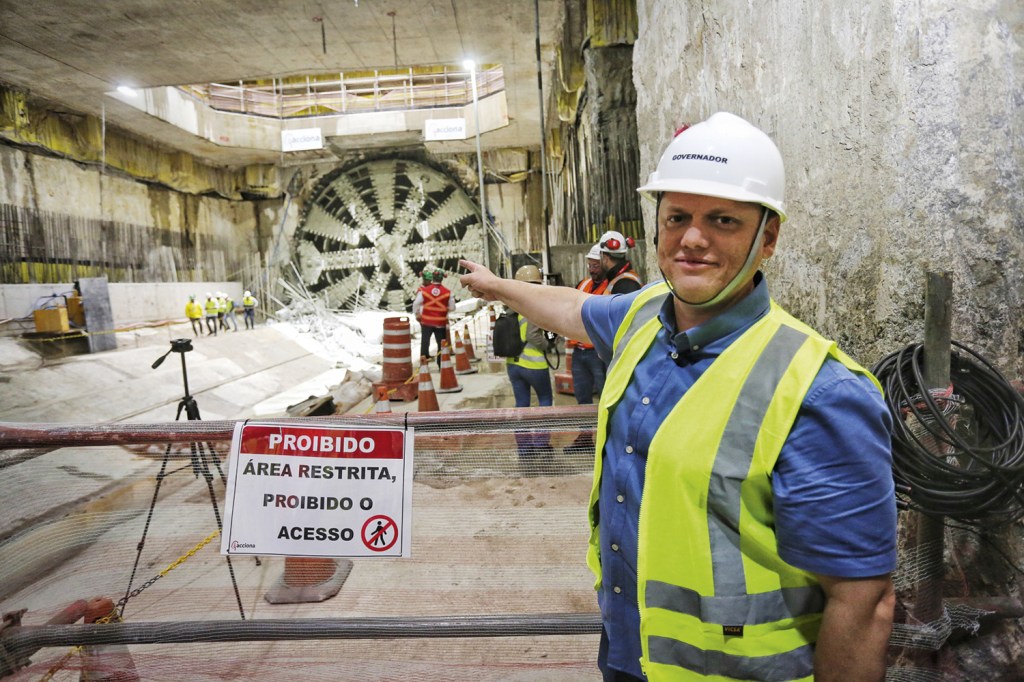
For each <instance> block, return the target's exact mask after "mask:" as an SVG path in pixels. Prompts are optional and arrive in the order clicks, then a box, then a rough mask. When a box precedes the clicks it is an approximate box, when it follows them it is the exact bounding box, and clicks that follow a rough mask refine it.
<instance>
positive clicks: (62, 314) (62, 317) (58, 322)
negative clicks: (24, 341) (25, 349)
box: [32, 308, 71, 332]
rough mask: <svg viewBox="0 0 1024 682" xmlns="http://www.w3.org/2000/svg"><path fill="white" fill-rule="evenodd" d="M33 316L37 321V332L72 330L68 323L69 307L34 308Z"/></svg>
mask: <svg viewBox="0 0 1024 682" xmlns="http://www.w3.org/2000/svg"><path fill="white" fill-rule="evenodd" d="M32 317H34V318H35V321H36V331H37V332H67V331H71V327H70V326H69V325H68V309H67V308H45V309H43V310H34V311H33V312H32Z"/></svg>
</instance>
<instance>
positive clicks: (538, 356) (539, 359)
mask: <svg viewBox="0 0 1024 682" xmlns="http://www.w3.org/2000/svg"><path fill="white" fill-rule="evenodd" d="M519 338H520V339H521V340H523V341H526V318H525V317H523V316H522V315H519ZM505 364H507V365H519V366H520V367H525V368H526V369H547V368H548V361H547V360H545V359H544V351H542V350H540V349H539V348H537V347H536V346H534V345H533V344H529V343H528V344H526V345H525V346H523V352H522V353H520V354H519V357H517V358H505Z"/></svg>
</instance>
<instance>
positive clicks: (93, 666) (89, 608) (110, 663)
mask: <svg viewBox="0 0 1024 682" xmlns="http://www.w3.org/2000/svg"><path fill="white" fill-rule="evenodd" d="M83 617H84V620H85V622H86V623H97V622H99V623H111V622H115V621H119V620H121V618H120V616H118V614H117V611H116V610H115V609H114V601H113V600H112V599H110V598H109V597H95V598H93V599H90V600H88V601H87V602H86V606H85V614H84V616H83ZM81 679H83V680H107V681H110V680H117V681H118V682H122V681H123V682H137V681H138V679H139V673H138V671H137V670H136V669H135V661H133V660H132V655H131V654H130V653H129V652H128V647H127V646H125V645H124V644H98V645H97V644H90V645H86V646H84V647H82V672H81Z"/></svg>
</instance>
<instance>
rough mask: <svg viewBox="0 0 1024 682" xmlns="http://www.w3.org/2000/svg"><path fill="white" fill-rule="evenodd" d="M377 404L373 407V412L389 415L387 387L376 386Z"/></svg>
mask: <svg viewBox="0 0 1024 682" xmlns="http://www.w3.org/2000/svg"><path fill="white" fill-rule="evenodd" d="M376 388H377V404H376V405H375V406H374V408H373V411H374V412H376V413H378V414H379V413H385V414H390V413H391V399H390V398H388V387H387V386H377V387H376Z"/></svg>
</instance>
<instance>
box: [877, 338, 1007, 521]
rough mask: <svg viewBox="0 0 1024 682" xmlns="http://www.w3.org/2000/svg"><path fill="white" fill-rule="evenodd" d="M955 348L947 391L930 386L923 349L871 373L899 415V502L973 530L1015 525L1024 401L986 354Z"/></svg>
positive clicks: (909, 350)
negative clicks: (946, 517) (923, 366)
mask: <svg viewBox="0 0 1024 682" xmlns="http://www.w3.org/2000/svg"><path fill="white" fill-rule="evenodd" d="M952 345H953V352H952V353H951V355H950V381H951V386H950V387H947V388H945V389H934V388H933V389H931V390H929V389H928V387H926V386H925V381H924V376H923V373H922V364H923V357H924V346H923V345H922V344H911V345H909V346H907V347H906V348H904V349H902V350H900V351H897V352H895V353H893V354H891V355H889V356H887V357H885V358H883V359H882V360H880V361H879V362H878V364H876V365H875V366H874V367H873V368H872V370H871V371H872V373H873V374H874V375H875V376H876V377H877V378H878V380H879V382H880V383H881V384H882V387H883V388H884V389H885V399H886V403H887V405H888V407H889V413H890V414H891V415H892V420H893V432H892V445H893V478H894V479H895V481H896V486H897V496H898V497H899V498H900V502H903V503H906V506H908V507H909V508H911V509H915V510H917V511H920V512H923V513H925V514H928V515H931V516H948V517H950V518H953V519H956V520H958V521H960V522H962V523H967V524H970V525H975V526H982V525H985V526H992V525H998V524H1003V523H1008V522H1011V521H1015V520H1017V519H1019V518H1021V517H1022V516H1024V398H1022V396H1021V395H1020V393H1018V392H1017V391H1016V390H1015V389H1014V388H1013V386H1011V385H1010V384H1009V382H1007V380H1006V379H1005V378H1004V377H1003V376H1002V375H1001V374H1000V373H999V371H998V370H996V369H995V368H994V367H993V366H992V365H991V364H989V363H988V362H987V361H986V360H985V359H984V358H982V357H981V356H980V355H978V354H977V353H975V352H974V351H972V350H971V349H970V348H968V347H967V346H964V345H962V344H960V343H957V342H956V341H954V342H953V343H952Z"/></svg>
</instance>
